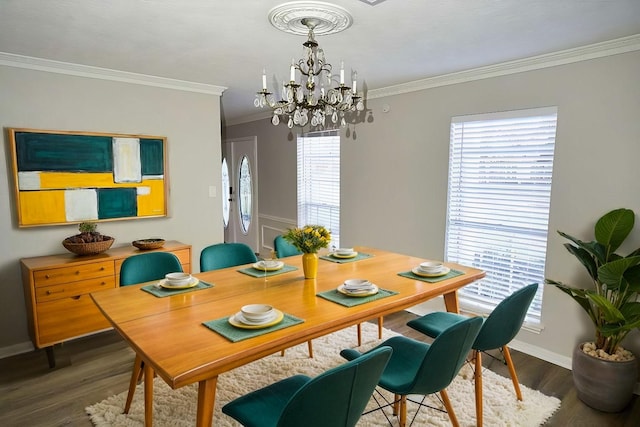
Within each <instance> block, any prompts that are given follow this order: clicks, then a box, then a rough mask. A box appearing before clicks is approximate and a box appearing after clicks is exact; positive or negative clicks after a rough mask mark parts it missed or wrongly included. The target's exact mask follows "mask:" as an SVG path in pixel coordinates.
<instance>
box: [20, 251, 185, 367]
mask: <svg viewBox="0 0 640 427" xmlns="http://www.w3.org/2000/svg"><path fill="white" fill-rule="evenodd" d="M156 251H162V252H172V253H174V254H176V256H177V257H178V259H179V260H180V262H181V263H182V267H183V268H184V270H185V271H187V272H189V273H190V272H191V246H190V245H185V244H184V243H180V242H176V241H174V240H169V241H167V242H166V243H165V245H164V246H163V247H162V248H159V249H154V250H151V251H140V250H139V249H138V248H135V247H133V246H128V245H127V246H121V247H115V248H110V249H109V250H107V251H105V252H102V253H100V254H97V255H86V256H78V255H74V254H71V253H64V254H56V255H45V256H39V257H32V258H22V259H21V260H20V268H21V271H22V284H23V288H24V296H25V303H26V306H27V322H28V327H29V335H30V336H31V341H32V342H33V344H34V346H35V347H36V348H43V347H47V357H48V359H49V366H50V367H54V366H55V358H54V356H53V345H54V344H57V343H59V342H63V341H66V340H69V339H72V338H76V337H79V336H82V335H86V334H90V333H92V332H97V331H100V330H104V329H107V328H109V323H108V321H107V320H106V319H105V318H104V316H103V315H102V313H101V312H100V310H98V308H97V307H96V305H95V304H94V303H93V300H92V299H91V295H89V294H90V293H92V292H99V291H102V290H107V289H112V288H115V287H117V286H118V283H119V278H120V266H121V265H122V262H123V261H124V260H125V259H127V258H129V257H131V256H136V255H140V254H143V253H148V252H156Z"/></svg>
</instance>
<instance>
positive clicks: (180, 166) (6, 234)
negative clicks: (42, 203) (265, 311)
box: [0, 66, 223, 357]
mask: <svg viewBox="0 0 640 427" xmlns="http://www.w3.org/2000/svg"><path fill="white" fill-rule="evenodd" d="M0 100H1V101H0V125H1V126H2V128H3V129H4V128H6V127H24V128H33V129H51V130H77V131H95V132H110V133H129V134H147V135H158V136H165V137H167V152H168V162H169V163H168V172H169V174H168V175H169V183H170V193H169V217H167V218H158V219H141V220H129V221H115V222H108V223H101V224H100V225H99V230H100V231H101V232H103V233H104V234H108V235H110V236H114V237H115V239H116V241H115V244H114V246H123V245H129V244H130V242H131V241H133V240H136V239H140V238H146V237H154V236H160V237H163V238H165V239H167V240H179V241H182V242H184V243H188V244H191V245H192V246H193V257H194V260H195V262H194V263H193V265H194V269H197V268H198V262H197V259H198V258H197V257H198V256H199V254H200V250H201V249H202V248H203V247H204V246H206V245H208V244H211V243H218V242H221V241H222V240H223V237H222V214H221V203H222V202H221V200H220V198H219V197H214V198H212V197H209V193H208V188H209V186H216V188H217V189H220V162H221V154H220V153H221V150H220V140H221V128H220V120H219V117H220V97H219V96H217V95H209V94H203V93H195V92H186V91H180V90H174V89H163V88H158V87H151V86H143V85H136V84H129V83H120V82H115V81H105V80H99V79H93V78H84V77H74V76H70V75H63V74H55V73H49V72H41V71H33V70H27V69H22V68H13V67H9V66H0ZM2 139H3V140H4V144H3V148H4V149H3V150H2V152H1V154H0V160H1V161H0V199H1V200H3V202H2V203H1V204H0V236H1V237H0V239H1V242H2V243H0V277H2V280H0V292H1V295H2V297H1V298H0V324H2V325H3V326H2V328H0V357H1V356H3V355H7V354H11V353H15V352H19V351H24V350H25V349H28V348H29V343H30V342H29V337H28V333H27V322H26V319H27V315H26V312H25V304H24V296H23V290H22V283H21V278H20V265H19V260H20V258H22V257H32V256H39V255H49V254H54V253H64V252H66V250H65V249H64V248H63V247H62V245H61V241H62V240H63V239H64V238H65V237H67V236H70V235H72V234H76V232H77V226H75V225H69V226H54V227H35V228H22V229H19V228H18V227H17V215H16V213H15V199H14V193H13V191H14V187H13V186H14V183H13V179H12V173H13V172H12V170H11V159H10V151H9V144H8V140H7V135H6V131H5V132H3V135H2ZM217 193H218V194H220V191H218V192H217Z"/></svg>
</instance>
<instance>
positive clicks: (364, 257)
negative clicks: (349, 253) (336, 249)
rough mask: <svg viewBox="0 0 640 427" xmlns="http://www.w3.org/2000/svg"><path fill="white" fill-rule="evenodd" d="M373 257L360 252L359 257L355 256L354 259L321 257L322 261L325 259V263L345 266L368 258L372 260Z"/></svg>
mask: <svg viewBox="0 0 640 427" xmlns="http://www.w3.org/2000/svg"><path fill="white" fill-rule="evenodd" d="M372 256H373V255H371V254H365V253H362V252H358V255H356V256H354V257H353V258H336V257H334V256H331V255H322V256H321V257H320V259H323V260H325V261H331V262H337V263H340V264H344V263H346V262H356V261H360V260H362V259H367V258H371V257H372Z"/></svg>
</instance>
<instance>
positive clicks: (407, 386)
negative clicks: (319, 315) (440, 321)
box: [340, 318, 482, 427]
mask: <svg viewBox="0 0 640 427" xmlns="http://www.w3.org/2000/svg"><path fill="white" fill-rule="evenodd" d="M481 326H482V319H480V318H469V319H465V320H463V321H461V322H458V323H456V324H454V325H452V326H451V327H449V328H447V329H446V330H444V331H443V332H442V333H441V334H440V336H438V338H436V339H435V340H434V341H433V343H432V344H426V343H424V342H421V341H417V340H413V339H411V338H407V337H404V336H396V337H393V338H390V339H388V340H386V341H384V342H383V343H382V344H380V345H379V346H378V347H376V348H375V349H377V348H380V347H387V346H388V347H391V348H392V349H393V353H392V355H391V359H390V360H389V363H388V364H387V367H386V368H385V370H384V372H383V373H382V376H381V377H380V381H379V382H378V385H379V386H380V387H382V388H383V389H385V390H388V391H390V392H391V393H393V394H394V395H395V396H394V400H393V402H387V404H385V405H382V406H380V408H379V409H383V408H386V407H388V406H393V415H394V416H397V415H398V412H399V415H400V419H399V425H400V427H405V426H406V424H407V400H409V399H407V396H408V395H410V394H411V395H423V396H427V395H429V394H432V393H440V396H441V397H442V402H443V403H444V406H445V409H446V410H447V412H448V414H449V418H450V419H451V423H452V424H453V425H454V426H458V420H457V418H456V416H455V412H454V411H453V407H452V406H451V402H450V401H449V396H448V395H447V392H446V390H445V389H446V388H447V387H448V386H449V384H451V381H453V379H454V378H455V377H456V375H458V371H459V370H460V368H461V367H462V365H463V364H464V362H465V360H466V357H467V355H468V353H469V351H470V349H471V345H472V344H473V341H474V340H475V339H476V336H477V335H478V331H480V327H481ZM375 349H374V350H375ZM371 351H373V350H371ZM364 354H365V355H367V354H369V353H364ZM340 355H341V356H342V357H344V358H345V359H347V360H357V359H358V358H359V357H362V354H361V353H360V352H358V351H356V350H353V349H346V350H342V351H341V352H340ZM423 401H424V398H423ZM423 401H422V402H423ZM411 402H413V403H417V404H418V405H420V406H422V405H423V403H422V402H417V401H413V400H411ZM420 406H419V407H418V410H420ZM417 414H418V411H416V414H415V415H417ZM385 416H386V414H385ZM414 419H415V416H414Z"/></svg>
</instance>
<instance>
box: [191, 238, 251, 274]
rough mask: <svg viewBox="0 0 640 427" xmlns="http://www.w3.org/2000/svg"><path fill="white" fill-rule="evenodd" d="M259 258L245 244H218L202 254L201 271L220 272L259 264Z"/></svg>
mask: <svg viewBox="0 0 640 427" xmlns="http://www.w3.org/2000/svg"><path fill="white" fill-rule="evenodd" d="M257 261H258V258H257V257H256V254H255V253H254V252H253V249H251V247H249V245H245V244H244V243H217V244H215V245H211V246H207V247H206V248H204V249H203V250H202V252H200V271H201V272H205V271H211V270H219V269H221V268H227V267H234V266H236V265H242V264H249V263H251V262H257Z"/></svg>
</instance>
